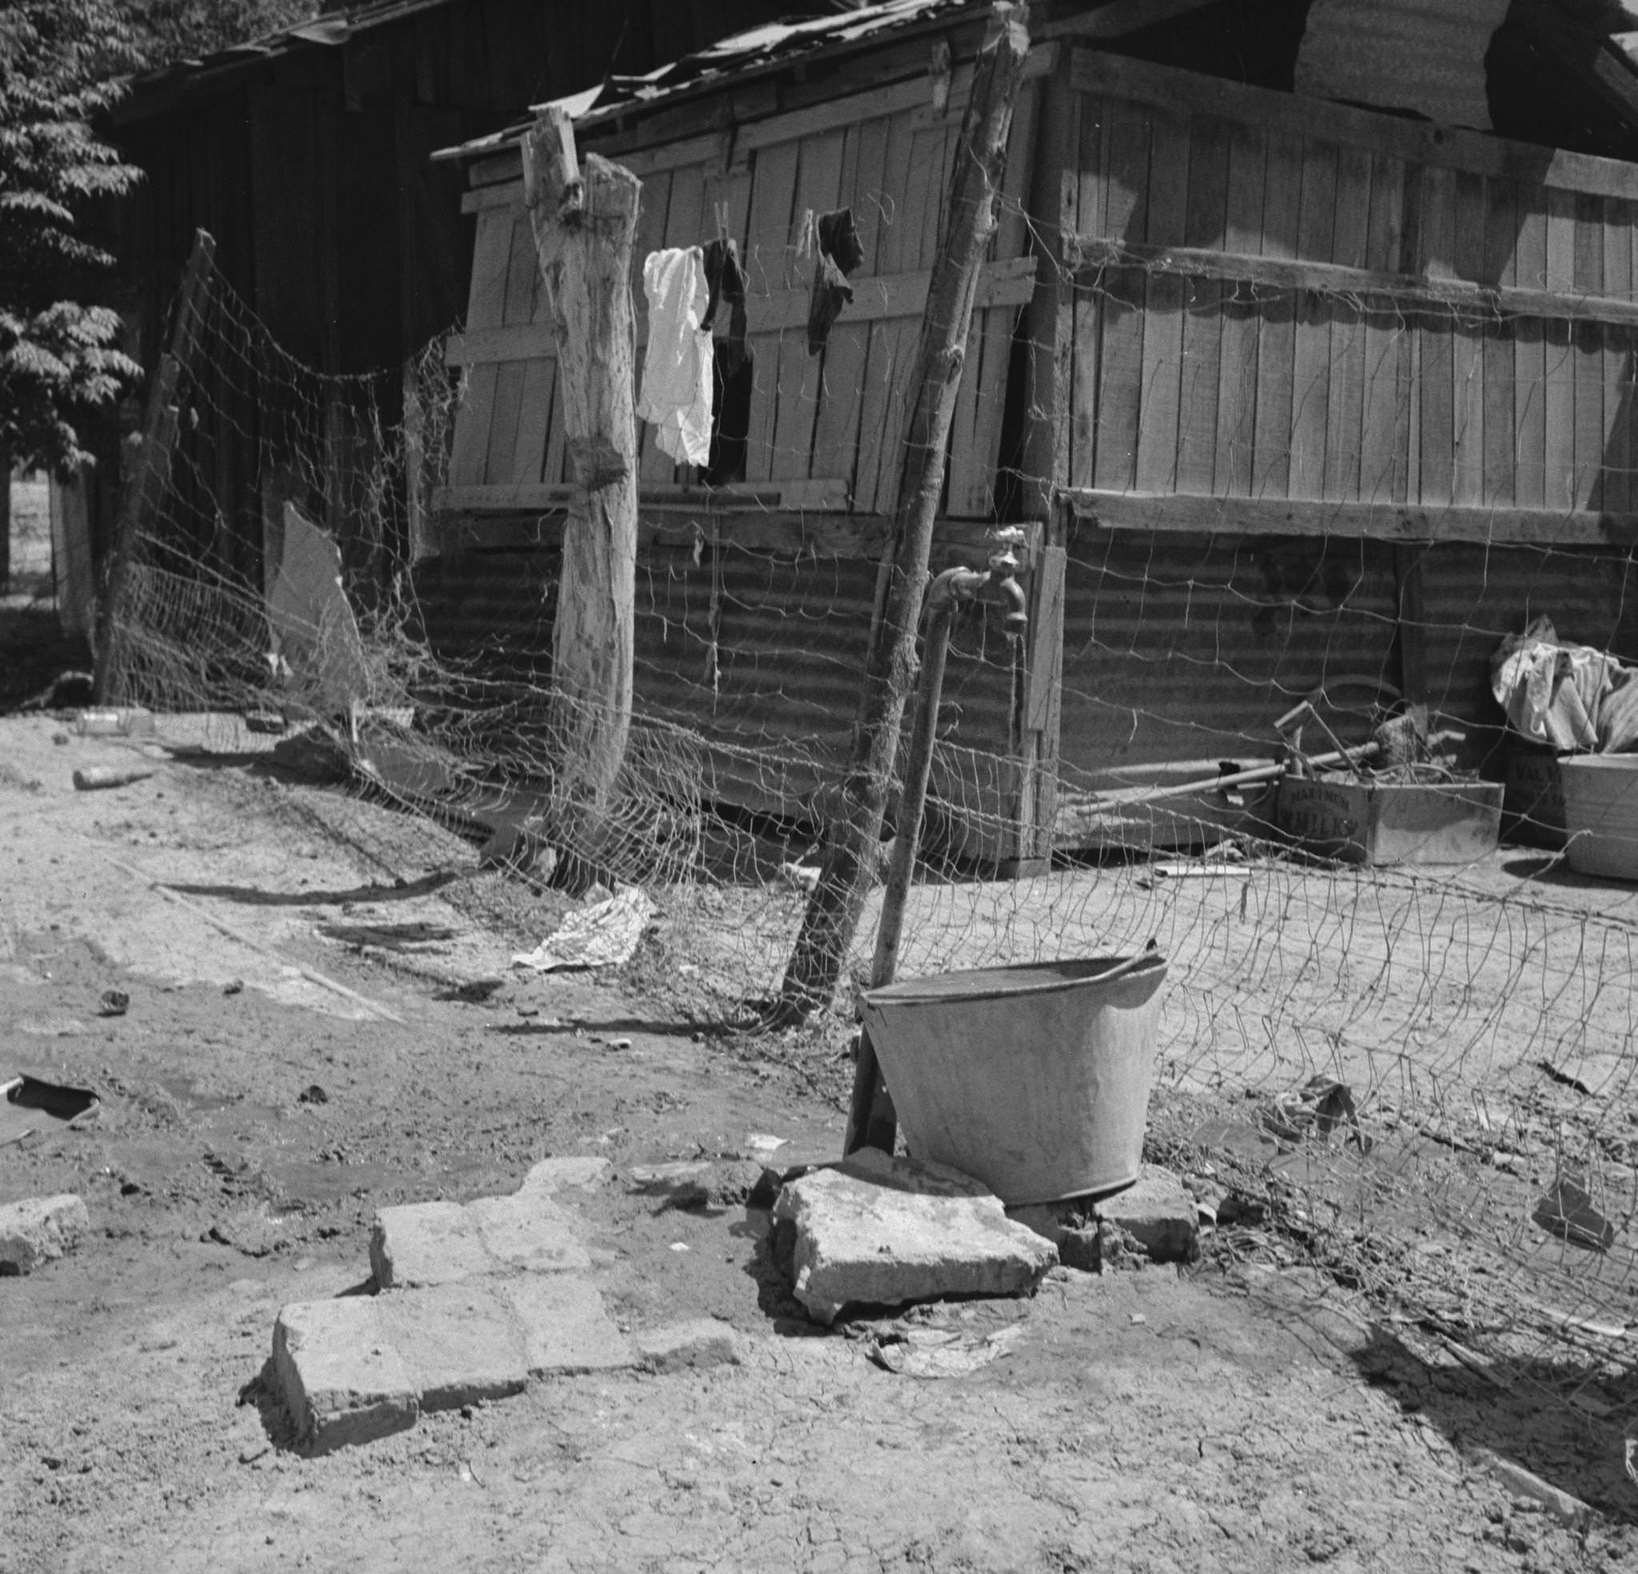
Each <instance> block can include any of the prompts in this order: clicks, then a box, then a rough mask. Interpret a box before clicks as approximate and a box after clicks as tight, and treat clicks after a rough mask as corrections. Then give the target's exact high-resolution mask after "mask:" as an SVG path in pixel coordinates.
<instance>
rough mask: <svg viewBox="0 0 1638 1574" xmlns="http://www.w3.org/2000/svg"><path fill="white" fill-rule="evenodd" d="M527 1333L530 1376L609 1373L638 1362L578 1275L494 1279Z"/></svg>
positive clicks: (592, 1289) (598, 1297) (592, 1290)
mask: <svg viewBox="0 0 1638 1574" xmlns="http://www.w3.org/2000/svg"><path fill="white" fill-rule="evenodd" d="M493 1283H494V1288H495V1290H496V1293H497V1294H498V1295H500V1297H501V1298H502V1299H503V1300H504V1301H505V1303H506V1305H507V1306H508V1307H509V1308H510V1310H511V1312H512V1315H513V1316H514V1317H515V1318H516V1319H517V1322H518V1325H519V1327H520V1328H521V1330H522V1334H523V1348H524V1364H525V1366H526V1368H527V1370H528V1373H529V1376H531V1377H542V1376H545V1375H547V1374H548V1373H569V1372H604V1371H611V1370H615V1369H618V1368H621V1367H629V1366H635V1365H636V1364H637V1354H636V1351H635V1350H633V1349H632V1346H631V1341H630V1340H628V1339H627V1338H626V1336H625V1335H624V1334H623V1333H621V1332H620V1330H619V1329H618V1328H616V1327H615V1326H614V1324H613V1322H612V1321H611V1320H610V1318H609V1314H608V1312H607V1311H606V1310H605V1309H604V1306H603V1297H602V1296H601V1295H599V1294H598V1293H597V1289H596V1287H595V1286H594V1285H592V1284H590V1283H588V1282H587V1281H586V1280H584V1279H582V1278H579V1277H578V1276H576V1275H574V1274H566V1273H525V1274H516V1275H513V1276H511V1277H508V1278H504V1279H497V1280H495V1281H493Z"/></svg>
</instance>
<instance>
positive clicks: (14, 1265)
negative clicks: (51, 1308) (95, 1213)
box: [0, 1192, 91, 1277]
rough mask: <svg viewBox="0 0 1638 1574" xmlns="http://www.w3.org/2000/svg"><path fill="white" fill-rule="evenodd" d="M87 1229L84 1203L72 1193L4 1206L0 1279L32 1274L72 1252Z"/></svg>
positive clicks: (0, 1226) (0, 1215) (0, 1220)
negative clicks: (64, 1254)
mask: <svg viewBox="0 0 1638 1574" xmlns="http://www.w3.org/2000/svg"><path fill="white" fill-rule="evenodd" d="M90 1228H91V1216H90V1214H88V1213H87V1212H86V1211H85V1202H84V1200H83V1199H82V1198H80V1197H76V1196H75V1195H74V1194H73V1193H72V1192H64V1193H62V1194H61V1195H59V1196H56V1197H25V1198H24V1199H23V1200H22V1201H21V1202H12V1203H7V1204H6V1206H5V1207H3V1208H0V1277H4V1276H6V1275H14V1274H21V1273H33V1272H34V1270H35V1269H36V1268H38V1267H39V1266H40V1264H41V1263H43V1262H49V1261H51V1260H52V1258H54V1257H61V1256H62V1254H63V1253H64V1252H66V1251H69V1250H71V1249H72V1248H73V1246H74V1245H75V1243H76V1242H77V1241H78V1240H79V1238H80V1236H81V1235H83V1234H84V1233H85V1232H86V1231H87V1230H88V1229H90Z"/></svg>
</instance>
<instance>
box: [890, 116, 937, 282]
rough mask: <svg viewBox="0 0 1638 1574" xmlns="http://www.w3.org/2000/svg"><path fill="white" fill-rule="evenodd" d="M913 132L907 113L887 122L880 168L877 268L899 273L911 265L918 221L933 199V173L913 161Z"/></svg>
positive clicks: (917, 243) (917, 246)
mask: <svg viewBox="0 0 1638 1574" xmlns="http://www.w3.org/2000/svg"><path fill="white" fill-rule="evenodd" d="M915 139H916V132H915V129H914V126H913V124H912V116H911V115H910V114H909V112H907V111H906V112H902V113H900V114H897V115H894V116H893V117H892V119H891V120H890V121H889V122H888V128H887V154H886V158H885V161H884V163H883V169H882V188H883V190H882V205H883V209H884V211H883V214H882V229H881V240H880V243H879V250H880V253H881V255H880V260H879V263H878V268H879V271H881V272H882V273H903V272H906V271H908V270H909V269H911V268H913V267H915V265H916V264H915V259H916V256H917V255H918V253H919V252H920V250H921V224H922V219H923V217H924V216H925V215H926V212H927V204H928V202H929V201H931V200H933V199H932V197H931V194H930V192H929V190H928V187H929V186H930V185H931V183H932V180H933V176H932V173H931V172H930V171H927V170H919V169H917V168H916V167H915V162H914V151H913V149H914V144H915Z"/></svg>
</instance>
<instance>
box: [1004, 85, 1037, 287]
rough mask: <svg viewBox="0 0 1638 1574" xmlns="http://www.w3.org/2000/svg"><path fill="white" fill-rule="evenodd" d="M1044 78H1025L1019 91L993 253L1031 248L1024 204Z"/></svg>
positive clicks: (1010, 253)
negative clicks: (1032, 79) (1025, 80)
mask: <svg viewBox="0 0 1638 1574" xmlns="http://www.w3.org/2000/svg"><path fill="white" fill-rule="evenodd" d="M1045 91H1046V83H1045V81H1044V80H1042V79H1037V80H1035V81H1032V82H1026V83H1025V84H1024V85H1023V87H1022V88H1021V89H1019V93H1018V103H1017V106H1016V107H1015V108H1014V110H1013V112H1012V135H1011V136H1010V138H1009V139H1008V141H1007V168H1006V172H1005V174H1004V175H1003V176H1002V178H1001V198H1000V201H999V202H998V203H997V209H998V217H999V222H998V223H997V226H996V232H995V240H994V242H993V243H992V245H991V255H992V256H996V257H1022V256H1023V255H1024V253H1025V252H1027V251H1028V250H1029V221H1028V216H1027V214H1026V212H1025V205H1026V204H1027V203H1028V201H1029V188H1030V165H1031V161H1032V160H1033V158H1034V157H1035V128H1036V126H1037V125H1038V124H1039V122H1040V117H1041V95H1042V94H1043V93H1044V92H1045Z"/></svg>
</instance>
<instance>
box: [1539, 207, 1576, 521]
mask: <svg viewBox="0 0 1638 1574" xmlns="http://www.w3.org/2000/svg"><path fill="white" fill-rule="evenodd" d="M1546 196H1547V203H1546V206H1547V258H1546V277H1545V280H1544V283H1543V287H1544V288H1545V289H1547V290H1550V291H1551V292H1552V293H1553V294H1555V295H1567V294H1569V293H1570V292H1571V291H1572V290H1573V289H1574V288H1575V199H1574V196H1573V195H1572V194H1571V193H1570V192H1568V191H1558V190H1554V189H1551V188H1549V190H1548V191H1547V194H1546ZM1543 337H1544V339H1545V342H1546V352H1547V353H1546V381H1545V386H1544V401H1545V408H1546V450H1545V454H1544V458H1543V465H1544V475H1545V482H1544V484H1545V499H1544V502H1545V506H1546V507H1548V508H1550V509H1559V508H1569V507H1572V506H1573V499H1574V496H1575V351H1574V348H1573V346H1572V344H1571V342H1570V325H1569V324H1568V323H1565V322H1556V323H1554V322H1550V323H1548V324H1547V325H1546V331H1545V333H1544V336H1543Z"/></svg>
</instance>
